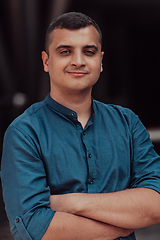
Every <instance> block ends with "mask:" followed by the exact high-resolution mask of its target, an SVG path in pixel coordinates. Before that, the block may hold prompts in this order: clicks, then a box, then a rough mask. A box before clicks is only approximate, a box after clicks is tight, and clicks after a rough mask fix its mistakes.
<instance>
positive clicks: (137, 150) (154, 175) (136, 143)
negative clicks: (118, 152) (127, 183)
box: [131, 116, 160, 193]
mask: <svg viewBox="0 0 160 240" xmlns="http://www.w3.org/2000/svg"><path fill="white" fill-rule="evenodd" d="M132 143H133V146H132V168H131V176H132V178H131V187H132V188H135V187H142V188H151V189H153V190H155V191H157V192H159V193H160V157H159V155H158V154H157V153H156V152H155V150H154V146H153V144H152V142H151V140H150V136H149V133H148V132H147V130H146V128H145V127H144V126H143V124H142V123H141V121H140V120H139V118H138V117H137V116H136V123H135V124H134V127H133V129H132Z"/></svg>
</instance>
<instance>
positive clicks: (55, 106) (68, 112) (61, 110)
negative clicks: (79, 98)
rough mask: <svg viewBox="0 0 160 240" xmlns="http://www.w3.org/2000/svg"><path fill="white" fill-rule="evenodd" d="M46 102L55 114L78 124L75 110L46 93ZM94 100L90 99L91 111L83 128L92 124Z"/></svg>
mask: <svg viewBox="0 0 160 240" xmlns="http://www.w3.org/2000/svg"><path fill="white" fill-rule="evenodd" d="M45 101H46V103H47V104H48V105H49V106H50V108H52V110H53V111H54V112H56V113H57V114H59V115H61V116H63V117H65V118H67V119H69V120H71V121H72V122H73V123H74V124H76V125H77V124H78V125H79V122H78V119H77V113H76V112H75V111H73V110H72V109H69V108H67V107H65V106H63V105H61V104H60V103H58V102H56V101H55V100H54V99H53V98H51V96H50V95H49V94H48V95H47V97H46V99H45ZM94 104H95V103H94V100H93V99H92V113H91V116H90V118H89V120H88V122H87V124H86V126H85V128H84V130H85V129H87V128H88V127H89V126H90V125H91V124H93V122H94V119H95V110H94Z"/></svg>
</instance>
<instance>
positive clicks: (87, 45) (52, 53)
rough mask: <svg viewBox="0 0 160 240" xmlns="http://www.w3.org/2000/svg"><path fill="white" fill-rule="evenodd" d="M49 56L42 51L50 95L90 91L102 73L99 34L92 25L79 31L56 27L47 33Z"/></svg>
mask: <svg viewBox="0 0 160 240" xmlns="http://www.w3.org/2000/svg"><path fill="white" fill-rule="evenodd" d="M50 37H51V39H52V43H51V44H50V46H49V56H48V55H47V53H46V52H42V59H43V65H44V71H46V72H49V75H50V82H51V96H52V95H53V96H54V92H55V91H56V93H58V94H60V95H61V96H63V94H64V93H69V94H73V93H74V94H75V93H76V94H79V93H82V92H84V91H88V92H91V89H92V86H93V85H94V84H95V83H96V82H97V80H98V78H99V75H100V72H102V58H103V52H101V45H100V43H99V34H98V32H97V30H96V29H95V28H94V27H93V26H88V27H85V28H81V29H78V30H68V29H55V30H54V31H53V33H52V35H51V36H50Z"/></svg>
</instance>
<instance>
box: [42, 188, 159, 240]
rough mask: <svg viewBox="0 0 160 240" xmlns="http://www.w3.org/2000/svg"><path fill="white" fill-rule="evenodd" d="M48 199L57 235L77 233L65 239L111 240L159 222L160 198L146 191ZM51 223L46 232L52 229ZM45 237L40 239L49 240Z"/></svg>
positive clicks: (133, 190)
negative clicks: (59, 232) (53, 213)
mask: <svg viewBox="0 0 160 240" xmlns="http://www.w3.org/2000/svg"><path fill="white" fill-rule="evenodd" d="M50 200H51V204H50V207H51V208H52V209H53V210H56V214H55V219H54V218H53V222H55V223H54V224H56V221H57V219H59V221H57V223H58V222H59V223H60V225H59V226H58V227H59V228H61V230H62V231H61V234H62V233H64V232H65V231H68V230H69V229H70V231H71V233H72V234H73V232H74V234H76V233H78V236H79V238H78V237H75V238H74V237H73V238H68V239H115V238H117V237H124V236H128V235H129V234H130V233H131V232H132V230H130V229H136V228H142V227H146V226H149V225H153V224H157V223H160V195H159V193H157V192H156V191H154V190H151V189H147V188H136V189H127V190H124V191H120V192H115V193H99V194H88V193H71V194H65V195H52V196H51V197H50ZM54 224H53V225H52V224H51V225H50V227H49V229H51V228H52V226H53V228H55V226H54ZM63 224H64V225H63ZM67 224H68V227H67ZM70 224H72V228H73V229H72V230H71V226H70ZM64 228H65V229H64ZM127 229H128V230H127ZM59 230H60V229H59ZM72 231H73V232H72ZM77 231H78V232H77ZM47 232H48V234H49V232H52V231H47ZM79 234H80V235H79ZM81 234H83V236H81ZM92 234H93V235H92ZM46 236H47V234H46ZM46 236H45V235H44V239H43V240H46V239H51V238H45V237H46ZM57 239H63V238H57ZM65 239H67V238H65Z"/></svg>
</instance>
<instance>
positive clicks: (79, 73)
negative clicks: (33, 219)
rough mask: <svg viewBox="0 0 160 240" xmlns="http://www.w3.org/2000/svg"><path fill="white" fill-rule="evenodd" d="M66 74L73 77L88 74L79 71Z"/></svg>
mask: <svg viewBox="0 0 160 240" xmlns="http://www.w3.org/2000/svg"><path fill="white" fill-rule="evenodd" d="M67 73H69V74H70V75H72V76H75V77H83V76H85V75H86V74H88V72H81V71H68V72H67Z"/></svg>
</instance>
